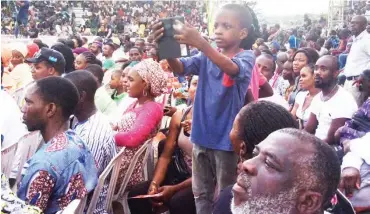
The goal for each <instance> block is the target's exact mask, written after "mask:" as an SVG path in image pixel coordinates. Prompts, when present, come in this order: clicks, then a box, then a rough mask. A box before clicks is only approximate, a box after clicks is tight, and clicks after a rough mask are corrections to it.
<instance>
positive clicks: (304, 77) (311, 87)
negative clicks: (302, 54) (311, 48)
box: [291, 64, 320, 129]
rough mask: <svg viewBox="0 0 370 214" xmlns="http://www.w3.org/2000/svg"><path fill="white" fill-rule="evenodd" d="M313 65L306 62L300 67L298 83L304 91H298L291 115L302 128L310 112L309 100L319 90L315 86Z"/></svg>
mask: <svg viewBox="0 0 370 214" xmlns="http://www.w3.org/2000/svg"><path fill="white" fill-rule="evenodd" d="M314 70H315V65H314V64H308V65H306V66H305V67H303V68H302V69H301V72H300V76H301V78H300V79H299V85H300V87H301V88H302V89H303V90H304V91H300V92H298V94H297V96H296V98H295V103H294V107H293V110H292V111H291V113H292V115H293V117H294V118H295V119H298V122H299V128H300V129H303V128H304V126H305V125H306V123H307V121H308V118H309V117H310V114H311V101H312V99H313V98H314V97H315V96H316V95H317V94H318V93H319V92H320V89H318V88H316V87H315V75H314Z"/></svg>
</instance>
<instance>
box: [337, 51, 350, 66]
mask: <svg viewBox="0 0 370 214" xmlns="http://www.w3.org/2000/svg"><path fill="white" fill-rule="evenodd" d="M347 56H348V54H340V55H339V56H338V62H339V69H342V68H344V66H345V65H346V62H347Z"/></svg>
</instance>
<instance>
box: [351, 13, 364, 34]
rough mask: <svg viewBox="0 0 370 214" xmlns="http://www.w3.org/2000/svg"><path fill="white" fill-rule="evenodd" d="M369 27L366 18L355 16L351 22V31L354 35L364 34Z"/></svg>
mask: <svg viewBox="0 0 370 214" xmlns="http://www.w3.org/2000/svg"><path fill="white" fill-rule="evenodd" d="M366 26H367V19H366V17H365V16H354V17H352V20H351V31H352V34H353V35H355V36H358V35H359V34H360V33H362V32H363V31H364V30H365V29H366Z"/></svg>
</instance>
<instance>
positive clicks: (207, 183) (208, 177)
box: [192, 144, 238, 214]
mask: <svg viewBox="0 0 370 214" xmlns="http://www.w3.org/2000/svg"><path fill="white" fill-rule="evenodd" d="M237 161H238V156H237V155H236V154H235V153H234V152H233V151H221V150H213V149H207V148H205V147H202V146H199V145H196V144H194V146H193V167H192V168H193V177H192V185H193V194H194V198H195V206H196V210H197V213H198V214H211V213H212V209H213V208H212V205H213V201H214V198H215V195H216V196H217V195H218V194H219V192H220V191H221V190H222V189H224V188H225V187H227V186H229V185H231V184H234V183H235V182H236V176H237ZM216 186H217V192H216V191H215V190H216Z"/></svg>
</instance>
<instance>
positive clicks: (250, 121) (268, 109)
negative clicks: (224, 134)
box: [238, 101, 297, 157]
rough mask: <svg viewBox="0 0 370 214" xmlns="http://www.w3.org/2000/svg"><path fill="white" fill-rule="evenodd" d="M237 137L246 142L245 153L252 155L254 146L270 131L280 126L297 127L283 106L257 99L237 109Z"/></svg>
mask: <svg viewBox="0 0 370 214" xmlns="http://www.w3.org/2000/svg"><path fill="white" fill-rule="evenodd" d="M238 121H239V124H238V125H239V129H240V130H241V131H240V133H239V135H240V136H239V137H240V138H241V139H243V141H244V142H245V143H246V149H247V151H246V154H247V156H248V157H250V156H251V155H252V152H253V150H254V147H255V146H256V145H257V144H259V143H260V142H261V141H263V140H264V139H265V138H266V137H267V136H268V135H269V134H271V133H272V132H274V131H276V130H279V129H282V128H288V127H290V128H297V123H296V121H295V120H294V118H293V116H292V114H291V113H290V112H289V111H288V110H286V109H285V108H284V107H282V106H280V105H278V104H275V103H272V102H270V101H257V102H253V103H250V104H248V105H246V106H244V107H243V108H242V109H241V110H240V111H239V120H238Z"/></svg>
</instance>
